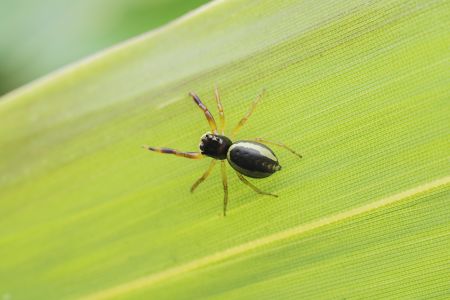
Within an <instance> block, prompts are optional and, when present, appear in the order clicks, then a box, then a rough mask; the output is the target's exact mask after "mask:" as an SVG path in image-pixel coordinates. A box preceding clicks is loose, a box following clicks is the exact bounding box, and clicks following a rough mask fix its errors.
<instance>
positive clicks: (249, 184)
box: [236, 172, 278, 197]
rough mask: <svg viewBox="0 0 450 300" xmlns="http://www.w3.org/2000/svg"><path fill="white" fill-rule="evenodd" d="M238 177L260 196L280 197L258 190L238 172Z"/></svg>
mask: <svg viewBox="0 0 450 300" xmlns="http://www.w3.org/2000/svg"><path fill="white" fill-rule="evenodd" d="M236 174H237V176H238V177H239V179H240V180H241V181H242V182H243V183H245V184H246V185H248V186H249V187H250V188H251V189H252V190H254V191H255V192H256V193H258V194H260V195H268V196H272V197H278V195H275V194H271V193H267V192H263V191H261V190H260V189H258V188H257V187H256V186H254V185H253V184H251V183H250V181H248V180H247V179H245V177H244V176H242V174H241V173H238V172H236Z"/></svg>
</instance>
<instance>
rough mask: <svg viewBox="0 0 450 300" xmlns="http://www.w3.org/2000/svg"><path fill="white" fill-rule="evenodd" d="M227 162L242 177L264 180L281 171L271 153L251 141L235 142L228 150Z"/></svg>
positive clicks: (273, 154)
mask: <svg viewBox="0 0 450 300" xmlns="http://www.w3.org/2000/svg"><path fill="white" fill-rule="evenodd" d="M227 160H228V162H229V163H230V165H231V166H232V167H233V169H235V170H236V171H238V172H239V173H241V174H242V175H245V176H248V177H252V178H264V177H268V176H270V175H272V174H273V173H275V172H276V171H279V170H280V169H281V166H280V164H279V163H278V158H277V157H276V156H275V153H273V151H272V150H271V149H270V148H269V147H267V146H265V145H263V144H260V143H257V142H253V141H237V142H235V143H233V144H232V145H231V147H230V148H229V149H228V153H227Z"/></svg>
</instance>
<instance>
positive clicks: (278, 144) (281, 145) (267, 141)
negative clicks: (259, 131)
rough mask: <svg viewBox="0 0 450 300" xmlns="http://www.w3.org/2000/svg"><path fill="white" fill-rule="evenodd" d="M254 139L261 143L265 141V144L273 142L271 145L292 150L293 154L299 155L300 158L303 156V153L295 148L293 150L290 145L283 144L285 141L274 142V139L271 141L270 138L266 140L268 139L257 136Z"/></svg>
mask: <svg viewBox="0 0 450 300" xmlns="http://www.w3.org/2000/svg"><path fill="white" fill-rule="evenodd" d="M254 141H256V142H260V143H263V144H271V145H275V146H278V147H281V148H284V149H286V150H287V151H289V152H291V153H292V154H294V155H296V156H298V157H299V158H302V155H301V154H299V153H297V152H295V151H294V150H292V149H291V148H289V147H288V146H286V145H285V144H283V143H280V142H274V141H269V140H266V139H263V138H256V139H254Z"/></svg>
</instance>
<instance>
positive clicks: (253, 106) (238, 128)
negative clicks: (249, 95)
mask: <svg viewBox="0 0 450 300" xmlns="http://www.w3.org/2000/svg"><path fill="white" fill-rule="evenodd" d="M263 94H264V90H263V91H262V92H261V93H259V95H258V96H256V98H255V100H253V102H252V104H251V105H250V109H249V110H248V111H247V113H246V114H245V115H244V117H243V118H242V119H241V120H240V121H239V123H238V124H237V125H236V127H235V128H234V129H233V132H232V134H231V137H232V138H233V137H234V136H235V135H236V134H237V133H238V132H239V130H241V128H242V126H244V124H245V123H246V122H247V120H248V118H250V116H251V115H252V113H253V111H254V110H255V108H256V105H257V104H258V102H259V101H260V100H261V98H262V96H263Z"/></svg>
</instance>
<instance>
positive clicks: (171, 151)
mask: <svg viewBox="0 0 450 300" xmlns="http://www.w3.org/2000/svg"><path fill="white" fill-rule="evenodd" d="M142 148H144V149H147V150H150V151H154V152H158V153H162V154H173V155H176V156H180V157H185V158H190V159H201V158H203V155H202V154H201V153H200V152H182V151H178V150H175V149H171V148H163V147H150V146H147V145H144V146H142Z"/></svg>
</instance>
